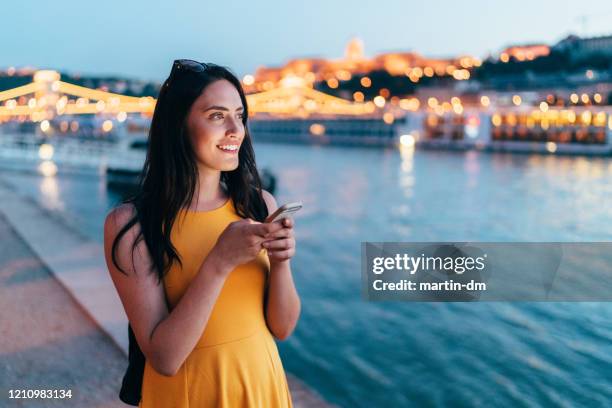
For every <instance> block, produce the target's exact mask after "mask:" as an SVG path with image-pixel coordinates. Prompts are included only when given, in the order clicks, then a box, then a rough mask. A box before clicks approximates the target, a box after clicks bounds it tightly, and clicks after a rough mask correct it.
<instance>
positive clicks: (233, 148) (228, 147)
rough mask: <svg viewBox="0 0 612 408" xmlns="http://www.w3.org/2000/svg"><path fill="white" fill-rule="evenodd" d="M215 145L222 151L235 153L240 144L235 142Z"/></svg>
mask: <svg viewBox="0 0 612 408" xmlns="http://www.w3.org/2000/svg"><path fill="white" fill-rule="evenodd" d="M217 147H218V148H219V149H221V150H222V151H224V152H225V153H230V154H236V153H237V152H238V149H239V147H240V146H238V145H236V144H225V145H218V146H217Z"/></svg>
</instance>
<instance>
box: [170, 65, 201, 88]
mask: <svg viewBox="0 0 612 408" xmlns="http://www.w3.org/2000/svg"><path fill="white" fill-rule="evenodd" d="M208 68H210V65H209V64H206V63H204V62H198V61H194V60H190V59H177V60H174V62H173V63H172V70H171V71H170V77H169V78H168V81H167V82H166V86H168V85H170V83H171V82H172V81H173V80H174V78H176V76H177V75H179V74H180V73H181V72H185V71H191V72H204V71H206V70H207V69H208Z"/></svg>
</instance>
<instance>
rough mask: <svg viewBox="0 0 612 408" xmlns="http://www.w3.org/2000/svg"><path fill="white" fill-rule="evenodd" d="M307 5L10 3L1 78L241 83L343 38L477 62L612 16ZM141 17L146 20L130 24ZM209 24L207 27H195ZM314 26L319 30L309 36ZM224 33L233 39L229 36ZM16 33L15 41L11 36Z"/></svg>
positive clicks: (582, 7) (335, 53)
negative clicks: (229, 78)
mask: <svg viewBox="0 0 612 408" xmlns="http://www.w3.org/2000/svg"><path fill="white" fill-rule="evenodd" d="M310 4H311V6H310V7H309V8H306V9H303V10H302V9H298V8H297V7H295V6H293V7H292V6H290V5H286V4H272V3H271V2H264V3H260V4H259V6H258V7H259V8H258V9H256V10H246V11H245V12H242V13H241V12H240V11H241V10H243V9H244V8H245V7H244V5H242V4H241V3H240V2H234V3H233V4H231V3H230V5H229V6H228V4H227V3H226V4H225V5H223V6H220V5H219V6H216V7H213V6H211V5H203V4H198V3H196V2H193V1H183V2H181V3H180V5H176V3H175V4H174V5H164V6H163V7H159V8H157V9H155V10H148V9H146V3H144V2H130V3H126V4H123V3H118V2H116V1H111V2H109V3H107V4H106V5H105V8H104V9H99V10H95V11H90V12H88V13H83V12H82V10H80V9H79V3H77V2H76V1H72V0H71V1H68V2H66V3H64V5H63V7H62V8H61V9H59V8H57V7H55V6H54V5H51V4H45V3H42V2H38V3H37V6H36V7H37V13H32V12H31V10H26V9H25V5H24V4H17V3H16V2H13V3H9V4H7V5H5V6H4V8H5V11H7V14H6V15H9V16H11V15H12V16H19V17H18V18H14V19H13V18H11V19H10V20H9V21H7V22H6V23H5V24H3V27H2V28H0V33H2V34H3V35H4V38H11V41H9V42H8V43H7V44H6V45H5V49H4V50H3V53H2V56H1V57H0V68H6V67H8V66H18V67H21V66H33V67H36V68H39V69H57V70H61V71H65V72H69V73H80V74H83V75H93V76H104V75H114V76H124V77H130V78H139V79H144V80H154V81H161V80H163V79H164V78H165V77H166V76H167V74H168V71H169V67H170V63H171V61H172V60H173V59H174V58H184V57H186V58H194V59H199V60H204V61H208V62H216V63H219V64H222V65H226V66H228V67H229V68H230V69H232V70H233V71H234V72H235V73H236V74H238V75H239V76H242V75H245V74H248V73H254V72H255V70H256V69H257V68H258V67H260V66H267V67H270V66H279V65H283V64H284V63H286V62H287V61H289V60H291V59H294V58H313V57H320V58H325V59H332V60H333V59H339V58H342V57H343V53H344V49H345V47H346V44H347V43H348V42H349V41H350V40H351V39H352V38H359V39H361V40H362V41H363V43H364V45H365V55H366V57H370V58H371V57H374V56H375V55H378V54H381V53H385V52H398V51H400V52H408V51H412V52H416V53H419V54H422V55H424V56H426V57H450V56H456V55H473V56H475V57H479V58H485V57H486V56H487V55H488V54H491V53H496V52H499V51H500V50H501V49H503V48H504V47H507V46H509V45H513V44H524V43H546V44H550V45H552V44H554V43H555V42H557V41H559V40H561V39H562V38H564V37H565V36H567V35H569V34H577V35H586V36H591V35H604V34H609V31H608V32H606V30H609V28H608V27H610V26H611V24H610V22H611V21H612V6H610V5H608V4H606V2H604V1H601V0H586V1H584V2H581V3H580V4H578V5H574V4H571V6H570V2H569V1H562V2H552V1H547V2H538V4H532V2H528V1H525V0H520V1H518V2H514V3H513V4H495V5H494V6H492V5H490V4H488V3H487V2H484V1H481V0H472V1H467V2H464V3H462V4H461V5H458V4H455V3H451V2H446V3H445V2H441V5H440V6H439V7H437V8H433V7H426V6H425V5H422V4H402V2H399V1H393V2H387V3H385V4H386V7H385V8H384V9H376V8H372V7H366V6H365V5H363V6H359V5H357V6H355V5H354V4H350V3H348V2H335V3H334V4H329V5H324V3H323V2H321V1H313V2H311V3H310ZM119 5H120V7H119ZM29 6H30V7H31V6H32V4H31V3H30V4H29ZM145 10H146V12H147V14H146V15H145V17H143V18H138V16H139V15H142V13H143V12H144V11H145ZM237 10H238V13H237V12H236V11H237ZM208 14H211V15H213V14H214V15H215V16H216V18H214V19H210V20H208V21H206V20H203V19H200V18H199V16H200V15H208ZM253 16H254V17H255V18H253ZM55 21H65V23H63V24H59V25H58V24H53V22H55ZM203 21H206V23H205V24H203ZM313 22H318V23H319V24H317V27H315V28H314V29H313V27H312V25H313ZM233 25H235V26H236V27H238V29H228V27H233ZM24 27H25V29H24ZM249 27H252V28H249ZM20 29H21V31H22V34H20V35H15V33H16V32H18V31H19V30H20ZM483 33H486V35H483Z"/></svg>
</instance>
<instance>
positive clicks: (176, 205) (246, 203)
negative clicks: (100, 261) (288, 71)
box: [111, 61, 268, 283]
mask: <svg viewBox="0 0 612 408" xmlns="http://www.w3.org/2000/svg"><path fill="white" fill-rule="evenodd" d="M202 66H203V67H205V68H204V69H202V70H192V69H188V67H182V70H181V72H180V73H178V72H177V69H176V68H177V61H175V63H174V65H173V69H172V71H171V73H170V76H169V77H168V79H166V81H165V82H164V84H163V85H162V88H161V90H160V92H159V97H158V98H157V105H156V106H155V111H154V113H153V119H152V121H151V128H150V130H149V137H148V147H147V156H146V160H145V163H144V166H143V169H142V172H141V173H140V177H139V183H138V188H137V190H136V192H135V193H134V194H133V195H132V196H131V197H129V198H127V199H125V200H124V201H123V203H124V204H125V203H129V204H132V205H133V207H134V209H135V213H134V214H133V216H132V218H131V219H130V220H129V221H128V222H127V223H126V225H125V226H123V227H122V228H121V230H120V231H119V233H118V234H117V237H116V238H115V240H114V241H113V245H112V251H111V254H112V261H113V264H114V265H115V266H116V267H117V269H119V270H120V271H121V272H123V273H124V274H125V271H124V270H123V269H121V267H120V266H119V265H118V263H117V259H116V254H115V252H116V249H117V246H118V244H119V241H120V240H121V238H122V237H123V236H124V235H125V234H126V232H127V231H129V229H130V228H132V227H133V226H134V225H135V224H136V223H139V224H140V231H139V233H138V235H137V237H136V239H135V240H134V243H133V245H132V250H131V253H132V254H133V251H134V249H135V247H136V245H137V244H138V243H139V242H140V240H142V239H144V241H145V243H146V246H147V248H148V250H149V253H150V256H151V260H152V265H151V272H152V271H153V270H155V271H156V272H157V274H158V278H159V282H160V283H161V280H162V279H163V277H164V275H165V273H166V272H167V271H168V270H169V269H170V267H171V265H172V264H173V262H174V261H178V262H179V264H181V266H182V262H181V259H180V255H179V254H178V252H177V251H176V249H175V247H174V246H173V245H172V242H171V239H170V233H171V231H172V226H173V225H174V222H175V220H176V218H177V215H178V213H179V211H180V209H181V208H183V207H188V206H189V204H190V203H191V200H192V198H193V196H194V192H195V186H196V183H197V180H198V171H197V163H196V158H195V155H194V151H193V146H192V144H191V141H190V138H189V135H188V134H187V127H186V124H185V122H186V118H187V114H188V113H189V110H190V108H191V106H192V105H193V102H194V101H195V100H196V99H197V98H198V97H199V96H200V94H201V93H202V92H203V91H204V89H206V87H207V86H209V85H210V84H212V83H213V82H215V81H218V80H222V79H225V80H227V81H229V82H230V83H231V84H232V85H234V86H235V87H236V90H237V91H238V93H239V94H240V99H241V100H242V105H243V108H244V115H243V119H242V123H243V124H244V127H245V137H244V140H243V142H242V144H241V146H240V150H239V152H238V168H236V169H235V170H233V171H227V172H224V171H222V172H221V183H222V186H223V187H224V188H225V189H226V191H227V193H228V195H229V196H230V199H231V200H232V201H233V203H234V207H235V208H236V213H237V214H238V215H239V216H240V217H242V218H252V219H254V220H256V221H260V222H263V220H264V219H265V218H266V217H267V215H268V209H267V207H266V203H265V201H264V199H263V196H262V192H261V180H260V178H259V173H258V171H257V166H256V164H255V152H254V151H253V145H252V143H251V136H250V133H249V130H248V127H247V119H248V106H247V100H246V96H245V94H244V90H243V89H242V86H241V84H240V81H239V80H238V79H237V78H236V76H235V75H234V74H233V73H232V72H231V71H230V70H229V69H228V68H226V67H222V66H219V65H215V64H202ZM178 68H181V66H178Z"/></svg>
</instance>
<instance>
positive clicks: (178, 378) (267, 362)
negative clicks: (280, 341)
mask: <svg viewBox="0 0 612 408" xmlns="http://www.w3.org/2000/svg"><path fill="white" fill-rule="evenodd" d="M240 219H241V218H240V216H238V215H237V214H236V212H235V208H234V205H233V202H232V200H231V198H230V199H229V200H228V201H227V202H226V203H225V204H224V205H223V206H222V207H219V208H217V209H214V210H210V211H203V212H196V211H190V210H182V211H181V212H180V213H179V215H178V217H177V221H176V222H175V224H174V226H173V228H172V232H171V238H172V243H173V244H174V246H175V248H176V250H177V251H178V253H179V254H180V255H181V259H182V261H183V268H181V266H180V265H179V264H178V263H176V262H175V264H174V265H173V266H172V268H171V269H170V270H169V272H168V274H167V275H166V277H165V281H164V285H165V288H166V294H167V297H168V302H169V303H170V309H172V308H173V307H174V306H175V305H176V304H177V302H178V301H179V299H180V298H181V296H182V295H183V293H185V291H186V290H187V288H188V286H189V283H190V282H191V280H192V279H193V278H194V277H195V274H196V273H197V270H198V268H199V266H200V265H201V263H202V262H203V260H204V258H205V257H206V256H207V254H208V252H209V251H210V250H211V249H212V247H213V246H214V244H215V243H216V241H217V238H218V237H219V235H220V234H221V232H223V230H224V229H225V228H226V227H227V225H228V224H229V223H231V222H233V221H237V220H240ZM269 267H270V263H269V260H268V256H267V254H266V253H265V251H263V250H262V252H261V253H260V254H259V255H258V257H257V259H255V260H254V261H252V262H249V263H247V264H243V265H240V266H238V267H237V268H236V269H234V270H233V271H232V272H231V273H230V274H229V276H228V277H227V280H226V281H225V284H224V286H223V289H222V290H221V292H220V294H219V297H218V298H217V302H216V304H215V306H214V308H213V310H212V314H211V316H210V319H209V320H208V324H207V325H206V328H205V330H204V333H203V334H202V337H201V338H200V339H199V341H198V343H197V344H196V346H195V348H194V350H193V351H192V352H191V353H190V354H189V356H188V357H187V359H186V360H185V363H184V364H183V365H182V366H181V367H180V369H179V371H178V372H177V374H176V375H174V376H172V377H165V376H163V375H161V374H159V373H157V372H156V371H155V370H154V369H153V368H152V367H151V366H150V365H149V363H148V362H147V363H146V364H145V369H144V377H143V384H142V399H141V401H140V405H139V406H140V407H142V408H150V407H156V408H158V407H159V408H169V407H176V408H187V407H232V408H234V407H266V408H267V407H292V402H291V395H290V393H289V387H288V386H287V379H286V376H285V372H284V369H283V365H282V363H281V360H280V357H279V354H278V349H277V347H276V343H275V342H274V338H273V337H272V334H271V333H270V331H269V330H268V327H267V326H266V321H265V316H264V290H265V285H266V277H267V273H268V271H269ZM176 335H177V336H180V335H181V334H180V333H176Z"/></svg>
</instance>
